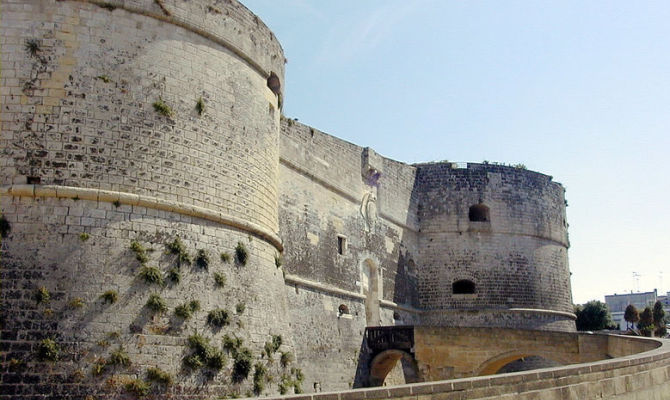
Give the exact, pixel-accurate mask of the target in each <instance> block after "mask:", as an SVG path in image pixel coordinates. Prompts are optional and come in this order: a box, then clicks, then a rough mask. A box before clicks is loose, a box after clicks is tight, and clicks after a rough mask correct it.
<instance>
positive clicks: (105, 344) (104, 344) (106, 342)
mask: <svg viewBox="0 0 670 400" xmlns="http://www.w3.org/2000/svg"><path fill="white" fill-rule="evenodd" d="M96 344H97V345H98V346H100V347H109V340H107V339H100V340H98V341H97V342H96Z"/></svg>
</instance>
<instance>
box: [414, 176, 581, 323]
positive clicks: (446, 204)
mask: <svg viewBox="0 0 670 400" xmlns="http://www.w3.org/2000/svg"><path fill="white" fill-rule="evenodd" d="M417 167H418V172H417V182H418V183H417V186H418V187H419V188H420V189H421V190H420V191H419V193H420V194H419V206H418V215H419V219H420V229H421V235H420V239H419V240H420V246H419V247H420V249H421V254H420V258H421V260H422V264H423V266H422V270H421V272H420V279H419V301H420V303H421V306H422V308H423V309H424V310H425V313H424V315H423V319H422V322H423V323H424V324H426V325H446V326H466V327H503V328H522V329H540V330H555V331H574V330H575V323H574V320H575V316H574V314H573V309H572V297H571V290H570V271H569V269H568V256H567V250H568V246H569V243H568V236H567V223H566V219H565V190H564V189H563V187H562V186H561V185H560V184H558V183H556V182H553V181H552V178H551V177H550V176H547V175H543V174H540V173H537V172H533V171H528V170H526V169H525V167H510V166H502V165H494V164H473V163H468V164H467V166H464V165H460V164H453V163H430V164H419V165H417Z"/></svg>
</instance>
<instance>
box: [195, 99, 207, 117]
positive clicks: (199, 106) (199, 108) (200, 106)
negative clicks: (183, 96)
mask: <svg viewBox="0 0 670 400" xmlns="http://www.w3.org/2000/svg"><path fill="white" fill-rule="evenodd" d="M195 110H196V111H197V112H198V115H202V113H204V112H205V101H204V100H203V99H202V97H200V98H199V99H198V101H197V102H196V103H195Z"/></svg>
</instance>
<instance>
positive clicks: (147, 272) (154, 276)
mask: <svg viewBox="0 0 670 400" xmlns="http://www.w3.org/2000/svg"><path fill="white" fill-rule="evenodd" d="M140 278H142V279H143V280H144V283H146V284H147V285H160V286H163V285H164V284H165V281H164V280H163V274H162V273H161V271H160V270H159V269H158V268H156V267H146V266H145V267H142V269H141V270H140Z"/></svg>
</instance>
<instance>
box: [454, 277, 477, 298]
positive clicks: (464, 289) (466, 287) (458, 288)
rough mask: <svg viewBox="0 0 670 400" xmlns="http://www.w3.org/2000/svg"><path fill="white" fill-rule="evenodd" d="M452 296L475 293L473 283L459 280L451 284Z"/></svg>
mask: <svg viewBox="0 0 670 400" xmlns="http://www.w3.org/2000/svg"><path fill="white" fill-rule="evenodd" d="M451 291H452V293H453V294H472V293H474V292H475V283H474V282H473V281H469V280H467V279H461V280H460V281H456V282H454V283H452V284H451Z"/></svg>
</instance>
